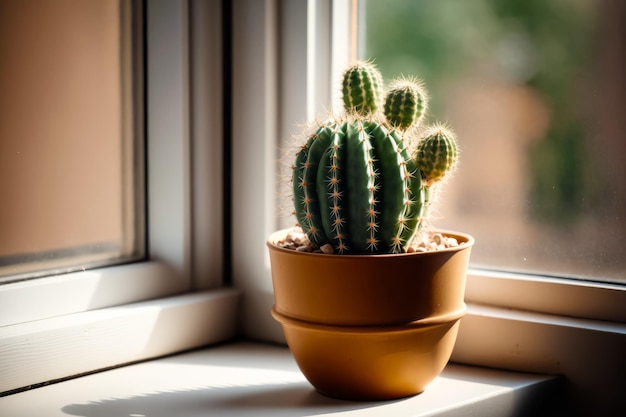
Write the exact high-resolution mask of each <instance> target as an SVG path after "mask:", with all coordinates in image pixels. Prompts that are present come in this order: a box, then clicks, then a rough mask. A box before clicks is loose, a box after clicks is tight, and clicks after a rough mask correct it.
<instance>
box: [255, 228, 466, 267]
mask: <svg viewBox="0 0 626 417" xmlns="http://www.w3.org/2000/svg"><path fill="white" fill-rule="evenodd" d="M292 230H295V231H301V230H299V228H297V227H289V228H286V229H279V230H276V231H274V232H272V233H271V234H270V236H269V238H268V239H267V240H266V242H265V244H266V245H267V247H268V248H270V249H272V250H277V251H281V252H287V253H291V254H293V255H296V256H318V257H333V258H336V257H337V256H340V257H341V258H345V259H350V258H353V259H359V258H361V259H362V258H371V257H373V258H393V257H398V256H428V255H432V254H433V253H445V252H458V251H460V250H463V249H469V248H471V247H472V246H474V243H475V239H474V237H473V236H472V235H470V234H467V233H463V232H458V231H455V230H446V229H434V230H433V231H434V232H436V233H441V234H442V235H444V236H446V237H453V238H461V240H462V241H463V242H462V243H459V246H455V247H451V248H445V249H438V250H435V251H429V252H411V253H405V252H403V253H378V254H352V255H340V254H337V253H331V254H327V253H314V252H300V251H295V250H293V249H287V248H282V247H280V246H278V245H276V243H275V242H276V241H277V240H279V236H283V235H286V234H287V233H289V232H290V231H292ZM457 240H459V239H457Z"/></svg>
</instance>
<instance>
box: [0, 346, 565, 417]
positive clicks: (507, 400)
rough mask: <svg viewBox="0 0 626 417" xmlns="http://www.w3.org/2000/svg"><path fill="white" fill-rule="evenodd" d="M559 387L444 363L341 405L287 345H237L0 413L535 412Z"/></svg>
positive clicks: (106, 377)
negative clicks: (414, 384)
mask: <svg viewBox="0 0 626 417" xmlns="http://www.w3.org/2000/svg"><path fill="white" fill-rule="evenodd" d="M560 385H561V384H560V380H559V379H558V378H556V377H549V376H541V375H533V374H525V373H514V372H505V371H499V370H493V369H487V368H478V367H470V366H463V365H456V364H450V365H448V367H447V368H446V369H445V370H444V371H443V373H442V374H441V376H440V377H438V378H437V379H436V380H435V381H434V382H433V383H432V384H431V385H430V386H429V387H428V388H427V389H426V391H425V392H424V393H422V394H420V395H417V396H414V397H409V398H405V399H400V400H395V401H384V402H352V401H341V400H336V399H332V398H328V397H325V396H323V395H320V394H318V393H317V392H316V391H315V390H314V389H313V388H312V386H311V385H309V383H308V382H307V381H306V380H305V378H304V376H303V375H302V374H301V373H300V371H299V370H298V368H297V366H296V364H295V362H294V360H293V358H292V356H291V355H290V353H289V351H288V349H287V348H285V347H281V346H274V345H267V344H258V343H245V342H238V343H231V344H225V345H220V346H216V347H210V348H204V349H201V350H196V351H192V352H187V353H183V354H179V355H174V356H169V357H166V358H161V359H156V360H152V361H148V362H143V363H139V364H134V365H129V366H126V367H121V368H117V369H111V370H108V371H105V372H100V373H96V374H92V375H87V376H83V377H80V378H76V379H72V380H68V381H64V382H60V383H57V384H52V385H48V386H45V387H41V388H37V389H34V390H30V391H25V392H21V393H17V394H13V395H10V396H6V397H3V398H0V410H2V411H3V414H6V415H11V416H40V415H46V416H68V415H76V416H86V417H98V416H113V415H116V416H118V415H124V416H134V417H139V416H150V417H155V416H157V417H158V416H174V415H175V416H178V417H187V416H199V415H220V416H229V415H232V416H247V415H250V416H257V417H259V416H264V415H267V416H302V415H307V416H316V415H326V414H332V415H342V416H344V415H345V416H353V415H354V416H356V415H359V416H398V417H401V416H435V415H436V416H448V417H449V416H461V415H464V416H466V415H470V414H471V415H480V416H485V417H486V416H503V415H538V414H543V411H544V409H545V408H547V407H550V406H554V405H555V403H553V404H550V405H548V404H547V403H546V402H545V399H546V398H553V399H554V398H558V397H559V396H558V395H554V392H555V391H558V390H559V389H560ZM557 401H558V400H557ZM545 411H548V410H545ZM546 414H547V412H546Z"/></svg>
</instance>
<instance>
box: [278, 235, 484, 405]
mask: <svg viewBox="0 0 626 417" xmlns="http://www.w3.org/2000/svg"><path fill="white" fill-rule="evenodd" d="M287 233H288V230H282V231H278V232H276V233H274V234H272V236H270V238H269V240H268V247H269V250H270V261H271V265H272V282H273V286H274V298H275V305H274V308H273V310H272V315H273V316H274V318H275V319H276V320H277V321H278V322H280V323H281V325H282V328H283V332H284V333H285V337H286V339H287V343H288V345H289V347H290V349H291V352H292V354H293V355H294V358H295V359H296V362H297V363H298V365H299V367H300V369H301V370H302V372H303V373H304V375H305V376H306V377H307V379H308V380H309V381H310V382H311V384H313V386H315V387H316V388H317V389H318V390H319V391H320V392H323V393H325V394H327V395H330V396H333V397H340V398H349V399H390V398H398V397H405V396H408V395H413V394H417V393H419V392H421V391H423V390H424V387H425V386H426V385H427V384H428V383H430V382H431V381H432V379H434V378H435V377H436V376H437V375H438V374H439V373H440V372H441V371H442V369H443V367H444V366H445V364H446V363H447V361H448V359H449V358H450V354H451V352H452V348H453V346H454V342H455V340H456V333H457V331H458V323H459V319H460V318H461V317H462V316H463V314H464V313H465V303H464V302H463V297H464V294H465V281H466V275H467V267H468V264H469V256H470V251H471V247H472V245H473V243H474V239H473V238H472V237H471V236H469V235H465V234H461V233H449V232H444V233H443V234H444V235H445V236H449V237H454V238H455V239H457V241H458V242H459V243H461V245H460V246H459V247H457V248H450V249H445V250H441V251H436V252H424V253H411V254H396V255H325V254H314V253H305V252H296V251H294V250H290V249H284V248H280V247H278V246H277V245H275V242H278V241H279V240H281V239H282V238H283V237H284V236H285V235H286V234H287Z"/></svg>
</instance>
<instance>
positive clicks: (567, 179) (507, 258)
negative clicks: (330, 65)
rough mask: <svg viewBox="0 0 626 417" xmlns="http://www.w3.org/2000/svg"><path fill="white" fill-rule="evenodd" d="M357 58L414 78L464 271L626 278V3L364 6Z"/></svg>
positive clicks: (441, 218)
mask: <svg viewBox="0 0 626 417" xmlns="http://www.w3.org/2000/svg"><path fill="white" fill-rule="evenodd" d="M359 7H360V9H359V57H360V58H362V59H373V60H374V62H375V63H376V64H377V65H378V67H379V68H380V69H381V71H382V72H383V75H384V76H385V78H386V79H391V78H393V77H395V76H399V75H401V74H406V75H410V74H415V75H418V76H419V77H420V78H422V79H424V81H425V82H426V85H427V87H428V89H429V92H430V95H431V101H430V114H429V121H430V122H433V121H435V120H440V121H443V122H448V123H449V124H450V125H452V127H453V128H454V129H455V131H456V132H457V134H458V136H459V146H460V148H461V164H460V167H459V169H458V171H457V174H456V175H455V176H454V177H453V178H452V179H451V180H450V181H449V182H448V183H447V184H445V185H444V187H443V188H442V189H441V192H440V193H439V201H438V203H437V205H436V206H435V210H434V220H433V223H434V225H435V226H437V227H440V228H444V229H456V230H461V231H465V232H468V233H471V234H473V235H474V236H475V237H476V239H477V243H476V246H475V248H474V250H473V252H472V259H473V262H474V266H477V267H484V268H492V269H498V270H509V271H519V272H526V273H540V274H543V275H555V276H561V277H572V278H582V279H593V280H598V281H613V282H626V253H625V252H626V233H625V229H626V228H625V227H624V224H625V223H624V222H625V214H626V175H625V173H624V166H625V165H626V164H624V155H626V141H625V140H624V132H626V118H625V117H624V115H623V112H624V109H625V108H626V84H625V79H626V55H625V53H626V49H625V48H624V43H623V40H624V39H626V24H625V23H626V22H625V19H626V2H620V1H596V0H570V1H559V0H525V1H507V0H472V1H467V0H446V1H429V0H388V1H384V2H382V1H374V0H361V1H360V6H359Z"/></svg>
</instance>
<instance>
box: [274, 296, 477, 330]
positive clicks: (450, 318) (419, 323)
mask: <svg viewBox="0 0 626 417" xmlns="http://www.w3.org/2000/svg"><path fill="white" fill-rule="evenodd" d="M466 312H467V306H466V305H465V303H463V306H462V307H461V308H460V309H458V310H456V311H453V312H451V313H448V314H444V315H437V316H432V317H426V318H423V319H420V320H416V321H412V322H409V323H405V324H392V325H387V326H381V325H374V326H367V325H365V326H350V325H347V326H344V325H331V324H324V323H313V322H310V321H305V320H300V319H295V318H292V317H289V316H286V315H284V314H282V313H279V312H278V311H277V310H276V306H273V307H272V311H271V313H272V317H274V319H275V320H276V321H278V322H279V323H280V324H281V325H286V326H291V327H298V328H300V329H306V330H314V331H318V332H324V333H341V334H345V333H352V334H362V335H373V334H388V333H403V332H412V331H416V330H424V329H427V328H429V327H437V326H441V325H446V324H450V323H453V322H456V321H458V320H460V319H461V318H462V317H463V316H464V315H465V313H466Z"/></svg>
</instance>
